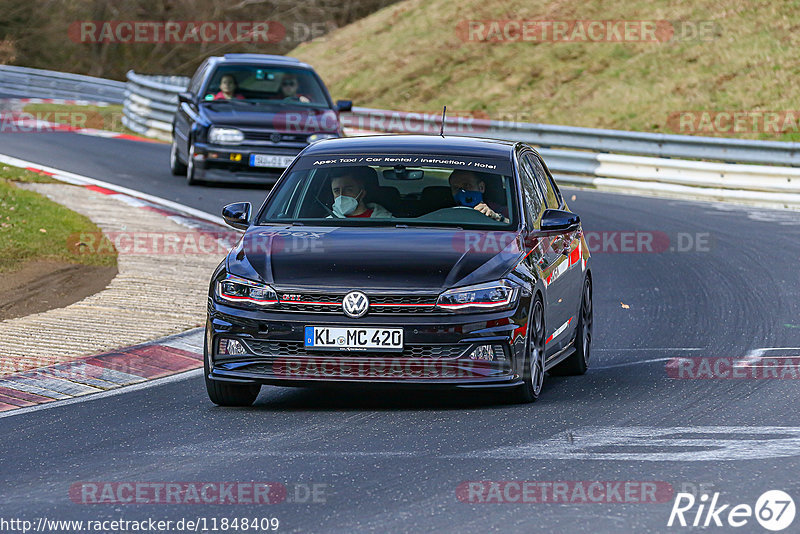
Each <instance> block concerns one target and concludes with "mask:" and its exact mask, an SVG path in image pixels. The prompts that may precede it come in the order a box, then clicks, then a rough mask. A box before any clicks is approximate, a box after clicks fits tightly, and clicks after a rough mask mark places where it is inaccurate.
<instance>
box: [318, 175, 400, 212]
mask: <svg viewBox="0 0 800 534" xmlns="http://www.w3.org/2000/svg"><path fill="white" fill-rule="evenodd" d="M331 192H332V193H333V215H334V216H336V217H339V218H345V217H347V218H351V217H377V218H388V217H392V214H391V213H389V210H387V209H386V208H384V207H383V206H381V205H380V204H376V203H374V202H365V201H364V199H365V197H366V195H367V190H366V187H365V185H364V181H363V180H362V179H361V178H359V177H357V176H355V175H354V174H352V173H349V172H347V171H344V172H342V173H340V174H339V175H338V176H334V177H333V179H332V180H331Z"/></svg>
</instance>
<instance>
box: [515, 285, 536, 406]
mask: <svg viewBox="0 0 800 534" xmlns="http://www.w3.org/2000/svg"><path fill="white" fill-rule="evenodd" d="M527 344H528V350H527V354H526V356H525V369H524V370H523V373H522V379H523V384H522V385H521V386H519V387H517V389H516V390H515V391H514V393H512V399H513V401H514V402H517V403H529V402H534V401H535V400H536V399H538V398H539V394H540V393H541V392H542V386H543V385H544V304H543V303H542V298H541V297H539V296H537V297H536V299H535V300H534V302H533V307H532V308H531V316H530V318H529V319H528V338H527Z"/></svg>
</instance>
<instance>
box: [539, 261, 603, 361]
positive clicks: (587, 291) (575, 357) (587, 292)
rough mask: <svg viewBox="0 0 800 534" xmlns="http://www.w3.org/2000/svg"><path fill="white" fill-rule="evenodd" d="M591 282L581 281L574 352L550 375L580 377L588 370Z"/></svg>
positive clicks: (590, 344)
mask: <svg viewBox="0 0 800 534" xmlns="http://www.w3.org/2000/svg"><path fill="white" fill-rule="evenodd" d="M592 314H593V312H592V281H591V280H590V279H589V277H588V276H587V277H586V278H585V279H584V281H583V293H582V295H581V311H580V313H579V315H578V325H577V328H576V329H575V352H573V353H572V355H571V356H570V357H569V358H567V359H566V360H564V361H563V362H561V363H560V364H558V365H557V366H555V367H554V368H553V369H552V370H551V371H550V373H551V374H553V375H558V376H569V375H582V374H584V373H586V370H587V369H588V368H589V356H591V349H592V321H593V316H592Z"/></svg>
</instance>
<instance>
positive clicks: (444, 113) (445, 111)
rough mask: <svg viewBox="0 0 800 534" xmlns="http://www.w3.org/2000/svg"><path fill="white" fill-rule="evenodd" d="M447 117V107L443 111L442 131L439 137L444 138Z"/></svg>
mask: <svg viewBox="0 0 800 534" xmlns="http://www.w3.org/2000/svg"><path fill="white" fill-rule="evenodd" d="M446 116H447V106H445V107H444V109H443V110H442V129H441V130H439V135H441V136H442V137H444V118H445V117H446Z"/></svg>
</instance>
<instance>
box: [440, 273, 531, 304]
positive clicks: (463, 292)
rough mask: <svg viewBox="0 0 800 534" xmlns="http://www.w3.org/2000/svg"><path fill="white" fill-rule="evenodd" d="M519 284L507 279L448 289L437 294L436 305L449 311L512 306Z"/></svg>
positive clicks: (516, 296) (515, 300)
mask: <svg viewBox="0 0 800 534" xmlns="http://www.w3.org/2000/svg"><path fill="white" fill-rule="evenodd" d="M518 299H519V286H517V285H516V284H513V283H511V282H509V281H508V280H498V281H497V282H487V283H485V284H477V285H474V286H465V287H458V288H455V289H449V290H447V291H445V292H444V293H442V294H441V295H439V300H438V301H437V302H436V307H437V308H439V309H441V310H446V311H450V312H470V311H496V310H506V309H509V308H513V307H514V306H516V304H517V300H518Z"/></svg>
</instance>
